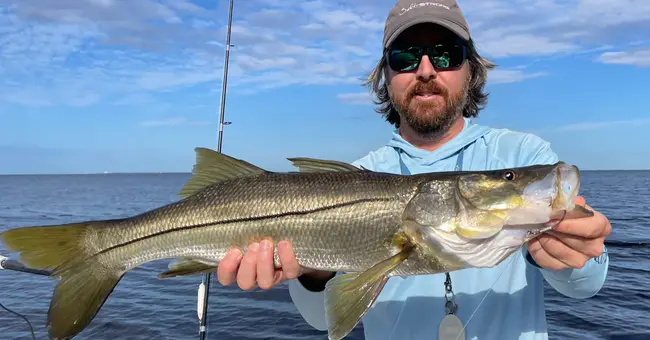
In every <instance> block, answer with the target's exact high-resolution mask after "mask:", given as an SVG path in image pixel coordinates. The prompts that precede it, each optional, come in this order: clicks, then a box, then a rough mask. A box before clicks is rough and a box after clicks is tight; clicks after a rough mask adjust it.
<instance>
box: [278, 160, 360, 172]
mask: <svg viewBox="0 0 650 340" xmlns="http://www.w3.org/2000/svg"><path fill="white" fill-rule="evenodd" d="M288 159H289V161H291V163H293V166H295V167H296V168H298V169H299V170H300V172H345V171H364V170H363V169H359V168H357V167H356V166H354V165H352V164H349V163H345V162H339V161H330V160H324V159H315V158H304V157H296V158H288ZM366 171H367V170H366Z"/></svg>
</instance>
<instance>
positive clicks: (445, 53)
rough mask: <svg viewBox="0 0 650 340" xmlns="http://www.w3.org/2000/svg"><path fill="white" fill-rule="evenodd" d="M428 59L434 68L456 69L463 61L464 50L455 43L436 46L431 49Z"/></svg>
mask: <svg viewBox="0 0 650 340" xmlns="http://www.w3.org/2000/svg"><path fill="white" fill-rule="evenodd" d="M429 57H430V60H431V63H432V64H433V66H434V67H435V68H439V69H442V70H444V69H454V68H458V67H460V66H461V65H462V64H463V61H464V60H465V48H464V47H463V45H460V44H456V43H445V44H438V45H435V46H434V47H433V48H432V49H431V51H430V54H429Z"/></svg>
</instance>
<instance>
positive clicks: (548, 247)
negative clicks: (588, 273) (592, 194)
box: [528, 196, 612, 270]
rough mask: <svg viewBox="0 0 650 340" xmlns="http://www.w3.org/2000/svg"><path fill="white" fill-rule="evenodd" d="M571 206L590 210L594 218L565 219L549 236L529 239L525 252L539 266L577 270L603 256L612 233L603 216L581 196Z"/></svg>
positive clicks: (544, 235)
mask: <svg viewBox="0 0 650 340" xmlns="http://www.w3.org/2000/svg"><path fill="white" fill-rule="evenodd" d="M574 203H575V204H578V205H582V206H584V207H585V208H587V209H589V210H592V211H593V212H594V216H591V217H587V218H578V219H571V220H564V221H562V222H561V223H559V224H558V225H557V226H555V227H554V228H553V230H551V231H549V232H548V233H544V234H542V235H540V236H538V237H536V238H534V239H532V240H530V241H529V242H528V252H529V253H530V255H531V256H532V257H533V259H534V260H535V262H537V264H538V265H539V266H540V267H542V268H545V269H551V270H561V269H567V268H577V269H579V268H582V267H583V266H584V265H585V264H586V263H587V261H589V260H590V259H591V258H594V257H598V256H600V255H601V254H602V253H603V245H604V243H605V238H606V237H607V236H609V234H610V233H611V232H612V225H611V224H610V223H609V220H608V219H607V218H606V217H605V216H604V215H603V214H601V213H599V212H597V211H595V210H593V209H592V208H591V207H589V206H588V205H586V204H585V199H584V198H583V197H580V196H579V197H576V199H575V200H574Z"/></svg>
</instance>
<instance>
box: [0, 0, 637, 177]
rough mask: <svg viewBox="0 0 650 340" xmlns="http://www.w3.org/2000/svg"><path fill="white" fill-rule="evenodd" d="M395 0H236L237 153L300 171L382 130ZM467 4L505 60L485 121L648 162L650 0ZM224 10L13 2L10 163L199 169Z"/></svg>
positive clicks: (4, 147) (570, 150) (20, 168)
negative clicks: (374, 90) (366, 82)
mask: <svg viewBox="0 0 650 340" xmlns="http://www.w3.org/2000/svg"><path fill="white" fill-rule="evenodd" d="M393 3H394V2H393V1H392V0H391V1H388V0H348V1H334V0H327V1H326V0H311V1H291V0H282V1H281V0H236V1H235V8H234V23H233V34H232V44H234V45H235V46H234V47H233V48H232V50H231V59H230V60H231V63H230V74H229V78H228V96H227V101H226V120H227V121H232V122H233V124H232V125H230V126H226V129H225V133H224V148H223V151H224V152H225V153H228V154H231V155H233V156H235V157H239V158H244V159H246V160H249V161H251V162H253V163H256V164H259V165H261V166H263V167H266V168H268V169H271V170H289V169H291V168H290V164H289V162H288V161H286V158H287V157H295V156H307V157H320V158H330V159H338V160H343V161H352V160H354V159H356V158H358V157H361V156H363V155H364V154H366V153H367V152H369V151H371V150H374V149H376V148H377V147H379V146H381V145H382V144H384V143H385V142H386V141H387V140H388V139H389V138H390V132H391V130H392V128H391V127H390V126H389V125H388V124H387V123H385V122H384V121H383V120H382V119H381V117H380V116H379V115H378V114H376V113H375V112H374V111H373V106H372V105H371V103H370V101H369V96H368V92H367V90H366V89H365V88H363V87H361V85H360V84H361V79H362V78H363V77H364V76H365V75H366V74H367V72H368V71H370V69H371V67H372V66H373V65H374V64H375V62H376V60H377V57H378V53H379V51H380V49H381V35H382V31H383V23H384V20H385V17H386V15H387V13H388V10H389V9H390V7H391V6H392V5H393ZM515 3H516V5H514V4H515ZM460 5H461V7H462V8H463V10H464V11H465V13H466V15H467V18H468V21H469V23H470V26H471V30H472V34H473V36H474V38H475V40H476V41H477V42H478V47H479V51H480V52H482V53H483V54H484V55H485V56H487V57H489V58H491V59H493V60H494V61H496V62H497V63H498V64H499V67H498V68H497V69H496V70H495V71H493V72H492V73H491V74H490V75H489V85H488V89H489V91H490V92H491V98H490V102H489V105H488V107H487V109H486V110H485V111H484V112H483V113H482V115H481V117H480V118H479V120H478V122H479V123H482V124H488V125H492V126H495V127H507V128H510V129H515V130H520V131H529V132H534V133H536V134H538V135H540V136H541V137H543V138H545V139H547V140H549V141H550V142H551V143H552V147H553V148H554V149H555V150H556V152H558V153H559V154H560V156H561V158H562V159H564V160H566V161H568V162H572V163H575V164H577V165H578V166H580V167H582V168H584V169H611V168H646V169H648V168H650V151H649V150H650V133H649V132H648V131H650V96H649V94H650V40H649V39H650V38H648V32H650V1H634V0H616V1H614V0H610V1H604V0H516V1H515V0H464V1H463V0H461V2H460ZM227 19H228V1H227V0H218V1H216V0H213V1H204V0H200V1H199V0H194V1H191V0H137V1H133V0H56V1H52V0H0V119H1V120H0V122H1V123H0V159H1V160H2V161H0V173H62V172H63V173H88V172H103V171H112V172H113V171H115V172H117V171H119V172H142V171H147V172H149V171H153V172H157V171H175V172H187V171H190V170H191V166H192V164H193V162H194V151H193V149H194V147H196V146H205V147H211V148H215V147H216V143H217V130H218V113H219V105H220V91H221V81H222V72H223V59H224V43H225V37H226V24H227Z"/></svg>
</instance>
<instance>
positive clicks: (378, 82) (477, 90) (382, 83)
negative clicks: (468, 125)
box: [363, 40, 496, 127]
mask: <svg viewBox="0 0 650 340" xmlns="http://www.w3.org/2000/svg"><path fill="white" fill-rule="evenodd" d="M467 51H468V58H467V61H468V63H469V69H470V79H469V84H468V94H467V104H466V105H465V107H464V108H463V116H464V117H467V118H471V117H478V114H479V112H480V111H481V110H482V109H483V108H484V107H485V105H487V100H488V95H489V93H487V92H485V91H484V88H485V83H486V82H487V74H488V71H489V70H491V69H493V68H495V67H496V64H494V63H493V62H491V61H489V60H488V59H486V58H484V57H481V56H480V55H479V53H478V52H477V51H476V47H475V46H474V41H472V40H469V42H468V44H467ZM387 66H388V65H387V64H386V59H385V58H384V57H383V56H382V58H381V59H379V62H378V63H377V65H376V66H375V68H374V69H373V70H372V71H371V72H370V74H368V78H367V79H366V81H365V82H364V84H363V85H364V86H366V87H368V88H369V89H370V91H371V92H372V93H373V94H374V95H375V97H376V99H375V100H373V101H374V103H375V104H377V105H378V107H377V108H375V111H376V112H377V113H381V114H382V115H383V116H384V118H385V119H386V121H387V122H389V123H391V124H393V125H395V127H399V121H400V118H399V117H400V116H399V112H397V110H396V109H395V107H394V106H393V102H392V101H391V99H390V96H389V94H388V86H387V85H386V79H385V75H386V72H385V71H386V70H385V68H386V67H387Z"/></svg>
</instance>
